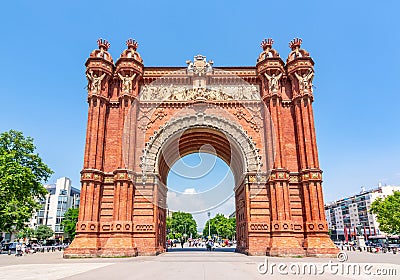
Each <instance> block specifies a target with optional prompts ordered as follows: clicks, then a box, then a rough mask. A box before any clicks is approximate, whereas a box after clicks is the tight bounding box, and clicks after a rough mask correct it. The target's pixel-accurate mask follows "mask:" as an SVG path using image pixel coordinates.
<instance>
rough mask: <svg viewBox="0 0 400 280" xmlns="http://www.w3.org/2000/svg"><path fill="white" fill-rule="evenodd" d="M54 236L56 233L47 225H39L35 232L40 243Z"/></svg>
mask: <svg viewBox="0 0 400 280" xmlns="http://www.w3.org/2000/svg"><path fill="white" fill-rule="evenodd" d="M53 235H54V231H53V230H52V229H51V228H50V227H48V226H46V225H39V226H38V227H37V228H36V229H35V232H34V236H35V237H36V239H37V240H39V241H42V240H47V239H49V238H50V237H52V236H53Z"/></svg>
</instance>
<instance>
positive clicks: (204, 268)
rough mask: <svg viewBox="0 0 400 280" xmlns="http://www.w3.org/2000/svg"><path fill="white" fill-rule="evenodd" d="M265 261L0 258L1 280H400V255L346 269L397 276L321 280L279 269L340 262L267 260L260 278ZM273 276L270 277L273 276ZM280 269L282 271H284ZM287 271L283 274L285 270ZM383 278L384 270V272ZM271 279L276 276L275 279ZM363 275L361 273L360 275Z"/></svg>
mask: <svg viewBox="0 0 400 280" xmlns="http://www.w3.org/2000/svg"><path fill="white" fill-rule="evenodd" d="M265 260H266V258H265V257H262V256H259V257H254V256H246V255H243V254H238V253H234V252H233V250H232V249H223V248H219V249H217V250H216V251H214V252H207V251H205V249H203V248H193V249H192V248H183V249H180V248H176V249H175V248H174V249H172V250H170V252H168V253H164V254H161V255H159V256H153V257H136V258H93V259H63V257H62V252H49V253H36V254H32V255H26V256H22V257H16V256H13V255H11V256H9V255H5V254H2V255H0V279H71V280H72V279H74V280H77V279H97V280H98V279H174V280H181V279H182V280H183V279H185V280H186V279H190V280H198V279H199V280H200V279H202V280H204V279H230V280H235V279H241V280H243V279H268V278H272V279H292V278H297V279H312V278H316V279H398V277H399V275H400V255H399V254H396V255H394V254H389V253H387V254H383V253H381V254H372V253H366V252H363V253H360V252H349V253H348V261H347V262H345V263H343V264H350V263H355V264H360V265H364V264H368V263H369V264H370V265H371V266H372V269H371V270H370V272H372V273H376V271H377V269H382V268H383V269H386V270H383V271H384V272H387V271H388V269H391V273H392V274H393V269H395V270H396V271H395V273H396V276H379V277H377V276H371V275H359V276H353V275H344V276H343V275H340V276H338V275H336V276H333V275H332V274H331V273H329V272H326V273H324V274H323V275H317V276H314V275H311V276H310V275H304V274H303V275H296V276H293V273H287V274H288V275H281V273H279V272H278V270H277V267H278V266H279V265H280V264H286V265H287V267H286V272H288V269H289V267H290V269H292V271H294V268H295V267H301V266H302V265H303V266H304V264H311V263H313V264H316V265H317V266H318V267H321V266H323V265H324V264H328V263H329V262H333V263H334V264H339V265H341V264H342V263H339V262H338V261H337V260H336V259H327V258H273V257H267V262H268V263H267V265H268V267H269V271H268V272H266V273H265V274H261V273H259V271H258V270H259V269H261V271H262V269H264V268H265V266H262V265H261V267H260V264H266V263H265ZM271 268H272V270H273V272H272V270H271ZM281 269H284V268H283V267H281ZM282 271H284V270H282ZM307 271H308V270H307V269H306V272H307ZM381 272H382V270H381ZM271 273H273V274H272V275H271ZM361 274H362V273H361Z"/></svg>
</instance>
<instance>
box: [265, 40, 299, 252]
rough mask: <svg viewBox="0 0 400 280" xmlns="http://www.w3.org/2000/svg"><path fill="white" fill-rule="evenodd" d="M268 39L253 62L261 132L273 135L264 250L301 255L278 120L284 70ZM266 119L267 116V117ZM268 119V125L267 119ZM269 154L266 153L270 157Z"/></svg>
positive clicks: (279, 117)
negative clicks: (265, 110) (258, 86)
mask: <svg viewBox="0 0 400 280" xmlns="http://www.w3.org/2000/svg"><path fill="white" fill-rule="evenodd" d="M272 43H273V41H272V39H268V40H265V41H263V42H262V47H263V50H264V51H263V53H262V54H261V55H260V57H259V60H258V63H257V71H258V75H259V78H260V80H261V93H262V95H261V96H262V99H263V101H264V103H265V104H266V106H267V108H268V111H269V116H268V114H265V118H266V119H265V120H264V128H265V135H269V134H271V132H270V131H268V130H271V129H273V131H272V133H273V134H274V145H273V147H274V152H275V157H274V164H273V165H272V166H269V168H271V170H270V171H271V174H270V176H269V179H268V182H267V185H266V187H267V189H268V193H269V198H270V201H269V209H270V227H269V232H270V236H271V239H270V243H269V244H268V245H267V249H266V252H267V254H268V255H271V256H297V255H304V254H305V253H304V249H303V248H302V246H301V244H300V242H299V241H298V239H297V238H296V237H295V236H294V235H293V222H292V216H291V209H290V197H289V170H287V166H286V156H287V153H286V151H285V141H284V139H283V137H284V131H283V128H282V126H283V125H284V122H285V121H287V120H283V119H282V109H283V104H282V95H283V90H284V89H285V88H284V87H283V86H282V85H283V84H284V82H283V81H286V78H287V77H286V69H285V65H284V63H283V61H282V59H281V58H280V57H279V54H278V53H277V52H276V51H275V50H274V49H272ZM267 118H270V120H269V119H267ZM270 121H272V124H273V127H272V128H271V126H270V125H268V124H269V122H270ZM271 154H272V153H266V156H271Z"/></svg>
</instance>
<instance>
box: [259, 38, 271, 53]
mask: <svg viewBox="0 0 400 280" xmlns="http://www.w3.org/2000/svg"><path fill="white" fill-rule="evenodd" d="M273 44H274V40H272V38H268V39H264V40H262V41H261V47H262V49H263V50H264V51H265V50H266V49H271V48H272V45H273Z"/></svg>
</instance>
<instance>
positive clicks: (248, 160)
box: [142, 114, 262, 186]
mask: <svg viewBox="0 0 400 280" xmlns="http://www.w3.org/2000/svg"><path fill="white" fill-rule="evenodd" d="M207 145H209V146H208V148H207ZM202 147H205V148H206V150H205V152H208V153H211V154H215V155H216V156H218V157H220V158H221V159H222V160H224V161H225V162H226V164H227V165H228V166H230V167H231V169H232V172H233V174H234V178H235V182H236V186H237V185H239V184H241V182H242V181H243V179H244V176H245V174H247V173H248V172H251V173H257V172H261V168H262V162H261V155H260V154H259V150H260V149H259V148H258V147H256V143H255V142H253V141H252V139H251V138H250V137H249V136H248V135H247V134H246V132H245V131H244V130H243V128H242V127H240V126H239V125H237V124H235V123H233V122H231V121H230V120H228V119H224V118H222V117H220V116H213V115H204V114H201V115H192V116H184V117H180V118H175V119H174V120H172V121H170V122H168V123H167V124H166V125H165V126H164V127H162V128H160V130H158V131H156V132H155V135H154V136H152V137H151V141H150V142H149V143H148V144H147V145H146V150H145V152H144V155H143V158H142V170H143V172H144V173H146V174H148V173H150V174H158V175H159V176H160V179H161V181H162V182H163V183H164V184H165V183H166V178H167V174H168V172H169V169H170V168H171V167H172V165H173V164H174V163H175V162H176V161H177V160H178V159H179V158H181V157H183V156H185V155H187V154H190V153H193V152H198V151H199V150H200V149H201V148H202ZM210 147H212V148H210Z"/></svg>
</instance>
